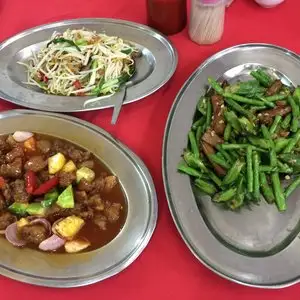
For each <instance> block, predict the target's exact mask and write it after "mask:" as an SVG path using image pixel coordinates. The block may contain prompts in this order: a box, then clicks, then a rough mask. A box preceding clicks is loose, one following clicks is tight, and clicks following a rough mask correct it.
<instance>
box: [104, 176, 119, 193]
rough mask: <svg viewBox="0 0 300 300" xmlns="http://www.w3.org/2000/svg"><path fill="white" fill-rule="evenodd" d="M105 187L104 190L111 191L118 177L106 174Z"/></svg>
mask: <svg viewBox="0 0 300 300" xmlns="http://www.w3.org/2000/svg"><path fill="white" fill-rule="evenodd" d="M104 183H105V185H104V189H103V192H105V193H109V192H110V191H111V190H112V189H113V188H114V187H115V186H116V185H117V183H118V179H117V177H116V176H114V175H110V176H106V177H105V178H104Z"/></svg>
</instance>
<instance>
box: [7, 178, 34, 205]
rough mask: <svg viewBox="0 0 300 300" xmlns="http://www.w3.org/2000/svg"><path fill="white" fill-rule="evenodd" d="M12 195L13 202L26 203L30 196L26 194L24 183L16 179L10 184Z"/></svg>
mask: <svg viewBox="0 0 300 300" xmlns="http://www.w3.org/2000/svg"><path fill="white" fill-rule="evenodd" d="M11 187H12V195H13V199H14V201H15V202H21V203H28V201H29V198H30V195H29V194H27V192H26V188H25V181H24V180H21V179H17V180H16V181H14V182H12V183H11Z"/></svg>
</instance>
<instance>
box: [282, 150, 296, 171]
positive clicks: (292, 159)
mask: <svg viewBox="0 0 300 300" xmlns="http://www.w3.org/2000/svg"><path fill="white" fill-rule="evenodd" d="M279 158H280V159H281V160H282V161H284V162H285V163H287V164H289V165H290V166H292V167H299V168H300V156H299V154H293V153H284V154H280V155H279Z"/></svg>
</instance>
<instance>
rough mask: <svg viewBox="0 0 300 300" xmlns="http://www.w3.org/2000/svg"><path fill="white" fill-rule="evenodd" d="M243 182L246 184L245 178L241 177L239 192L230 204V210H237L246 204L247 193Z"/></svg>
mask: <svg viewBox="0 0 300 300" xmlns="http://www.w3.org/2000/svg"><path fill="white" fill-rule="evenodd" d="M243 182H244V177H243V176H240V177H239V178H238V182H237V191H236V194H235V198H234V199H232V200H231V201H230V203H228V204H229V208H230V209H232V210H235V209H237V208H239V207H241V206H242V205H243V203H244V198H245V193H244V186H243Z"/></svg>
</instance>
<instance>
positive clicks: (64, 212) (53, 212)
mask: <svg viewBox="0 0 300 300" xmlns="http://www.w3.org/2000/svg"><path fill="white" fill-rule="evenodd" d="M71 215H72V211H71V210H70V209H63V208H61V207H59V206H58V205H52V206H51V207H49V208H48V209H47V210H46V218H47V219H48V220H49V221H50V222H51V223H53V222H55V221H56V220H58V219H61V218H66V217H68V216H71Z"/></svg>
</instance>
